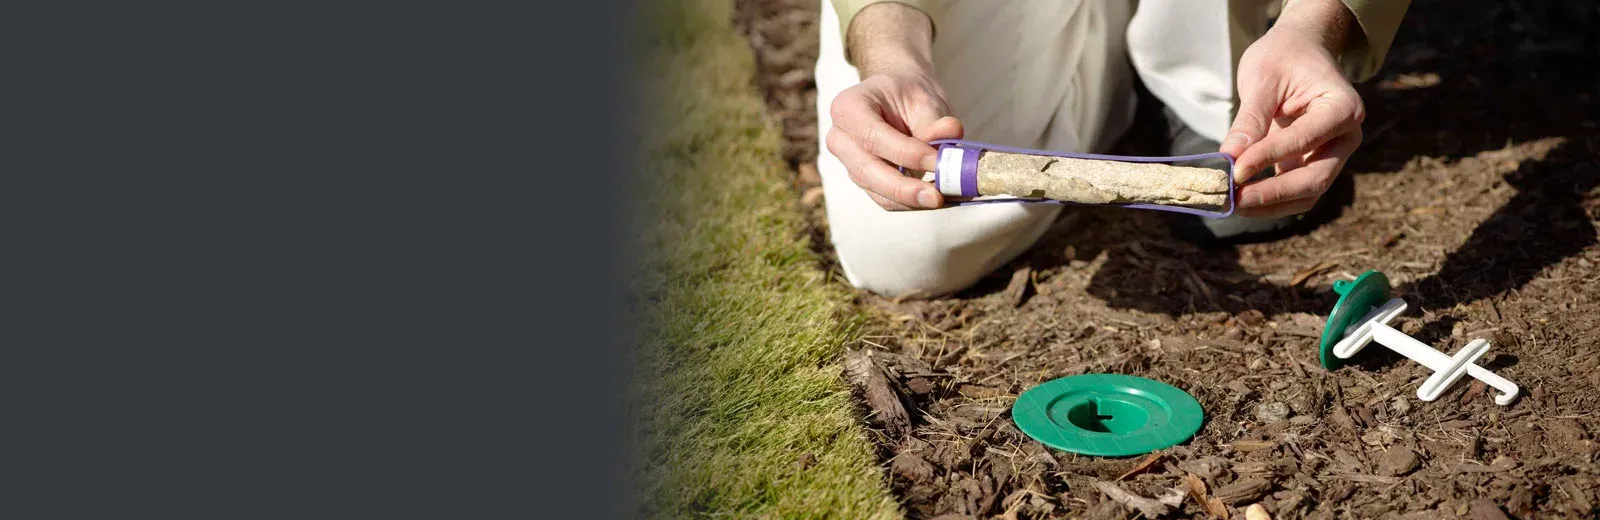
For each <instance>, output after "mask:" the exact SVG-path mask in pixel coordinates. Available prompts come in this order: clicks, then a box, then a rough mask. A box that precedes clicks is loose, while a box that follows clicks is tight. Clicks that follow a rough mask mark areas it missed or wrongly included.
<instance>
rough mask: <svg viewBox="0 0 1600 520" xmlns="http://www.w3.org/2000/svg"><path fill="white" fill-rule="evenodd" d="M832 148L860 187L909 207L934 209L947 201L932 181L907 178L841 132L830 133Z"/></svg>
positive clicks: (830, 147) (830, 149) (830, 148)
mask: <svg viewBox="0 0 1600 520" xmlns="http://www.w3.org/2000/svg"><path fill="white" fill-rule="evenodd" d="M828 150H829V151H832V152H833V154H834V155H836V156H838V157H839V162H842V163H844V167H845V170H847V171H849V172H850V179H851V180H853V181H855V183H856V185H857V186H861V188H862V189H864V190H867V191H868V192H871V193H876V194H878V195H880V196H882V197H884V198H887V199H889V200H892V201H894V202H896V203H899V204H901V205H904V206H907V207H909V208H922V209H933V208H937V207H939V206H940V205H941V204H944V196H943V195H941V194H940V193H939V190H936V189H934V187H933V184H932V183H928V182H923V181H922V180H921V179H915V178H911V177H907V176H905V175H903V174H901V173H900V171H899V170H897V169H895V168H894V167H893V166H890V165H889V163H886V162H883V159H879V158H878V157H877V156H876V155H873V154H871V153H868V152H867V151H866V150H864V149H862V147H861V144H860V143H857V142H856V140H855V139H851V138H850V137H849V136H847V135H844V134H842V133H839V132H828Z"/></svg>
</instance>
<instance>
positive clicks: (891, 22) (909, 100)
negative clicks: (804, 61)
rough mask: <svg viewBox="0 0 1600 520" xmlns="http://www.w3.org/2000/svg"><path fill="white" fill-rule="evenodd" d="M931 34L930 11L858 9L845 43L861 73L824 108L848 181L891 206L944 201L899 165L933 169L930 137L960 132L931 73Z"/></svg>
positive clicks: (886, 6) (885, 6) (894, 6)
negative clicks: (855, 80)
mask: <svg viewBox="0 0 1600 520" xmlns="http://www.w3.org/2000/svg"><path fill="white" fill-rule="evenodd" d="M932 35H933V31H932V22H930V21H929V20H928V17H927V16H926V15H924V14H922V12H920V11H917V10H916V9H913V8H910V7H907V6H905V5H903V4H898V3H893V2H884V3H880V4H874V5H872V6H869V7H867V8H866V9H862V10H861V12H860V13H858V14H857V15H856V17H855V20H854V21H852V22H851V24H850V32H849V37H848V38H847V41H848V42H849V43H848V45H849V49H850V54H851V56H852V57H853V60H854V61H855V62H856V66H857V69H858V70H860V71H861V77H862V78H863V79H862V81H861V83H860V84H858V85H856V86H853V87H850V88H849V89H846V90H845V91H844V92H842V93H840V94H839V96H838V97H836V98H834V100H833V105H832V106H831V107H830V108H829V114H830V115H831V117H832V118H833V126H832V128H830V129H829V130H828V135H827V138H826V139H827V141H826V142H827V146H828V151H829V152H832V153H833V155H834V156H837V157H838V158H839V161H840V162H842V163H844V167H845V169H847V170H849V172H850V179H851V180H853V181H855V183H856V184H857V185H859V186H861V188H862V189H863V190H866V192H867V195H868V196H870V197H872V200H874V201H876V202H877V203H878V205H879V206H882V207H883V208H884V209H887V210H891V211H894V210H907V209H933V208H938V207H940V206H942V205H943V204H944V197H943V196H942V195H940V193H939V190H938V189H937V188H935V187H934V186H933V184H932V183H929V182H924V181H923V180H922V179H921V175H920V174H917V175H916V177H911V176H907V175H903V174H901V173H900V171H899V170H898V169H896V166H900V167H905V168H906V169H907V170H913V171H916V170H920V171H931V170H933V169H934V168H935V165H936V164H937V162H938V158H937V157H935V153H936V152H935V150H934V148H933V146H931V145H929V144H928V141H933V140H936V139H959V138H961V135H962V129H961V122H960V121H957V120H956V118H954V117H951V116H950V107H949V104H948V103H946V102H945V97H944V89H943V88H940V87H939V84H938V82H937V81H936V80H935V79H934V75H933V64H932V51H931V49H932V47H933V38H932Z"/></svg>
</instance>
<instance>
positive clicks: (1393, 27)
mask: <svg viewBox="0 0 1600 520" xmlns="http://www.w3.org/2000/svg"><path fill="white" fill-rule="evenodd" d="M1342 1H1343V2H1344V5H1345V7H1347V8H1349V9H1350V12H1351V13H1352V14H1354V15H1355V19H1356V24H1357V25H1359V26H1360V27H1355V28H1352V29H1359V31H1358V32H1354V33H1353V34H1351V35H1350V36H1351V38H1350V40H1349V41H1347V42H1345V50H1344V55H1343V56H1341V57H1340V58H1339V62H1340V65H1341V66H1342V67H1343V68H1344V72H1345V74H1346V75H1347V76H1349V77H1350V79H1351V80H1352V81H1356V82H1361V81H1366V80H1367V79H1370V78H1372V76H1374V75H1377V74H1378V68H1379V67H1381V66H1383V58H1384V56H1385V55H1387V54H1388V53H1389V46H1390V45H1392V44H1394V35H1395V33H1397V32H1399V31H1400V20H1401V19H1403V18H1405V16H1406V8H1407V7H1410V6H1411V0H1342Z"/></svg>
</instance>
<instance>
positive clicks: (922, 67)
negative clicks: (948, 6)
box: [846, 2, 933, 78]
mask: <svg viewBox="0 0 1600 520" xmlns="http://www.w3.org/2000/svg"><path fill="white" fill-rule="evenodd" d="M846 42H847V45H848V50H849V53H850V57H851V59H852V61H854V62H855V65H856V68H857V69H859V70H860V72H861V77H863V78H866V77H870V76H873V75H876V74H884V73H900V74H914V75H931V74H932V72H933V21H932V20H931V19H930V18H929V17H928V15H927V14H925V13H923V12H922V11H920V10H917V9H916V8H913V7H911V6H908V5H905V4H901V3H897V2H880V3H876V4H873V5H870V6H867V8H865V9H862V10H861V12H860V13H857V14H856V16H855V19H854V20H853V21H851V23H850V29H849V34H848V36H847V38H846Z"/></svg>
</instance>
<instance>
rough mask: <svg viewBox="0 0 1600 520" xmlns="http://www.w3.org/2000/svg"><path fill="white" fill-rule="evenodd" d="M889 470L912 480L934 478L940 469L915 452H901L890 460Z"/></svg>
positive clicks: (918, 480)
mask: <svg viewBox="0 0 1600 520" xmlns="http://www.w3.org/2000/svg"><path fill="white" fill-rule="evenodd" d="M889 471H892V472H894V474H896V475H899V476H901V477H903V478H905V479H906V480H909V481H912V482H922V481H924V480H929V479H932V478H933V476H934V473H935V472H937V471H938V470H937V469H936V468H934V467H933V463H930V462H928V461H927V459H924V458H922V457H921V456H919V455H917V454H915V453H901V454H899V455H895V456H894V459H893V460H891V461H889Z"/></svg>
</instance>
